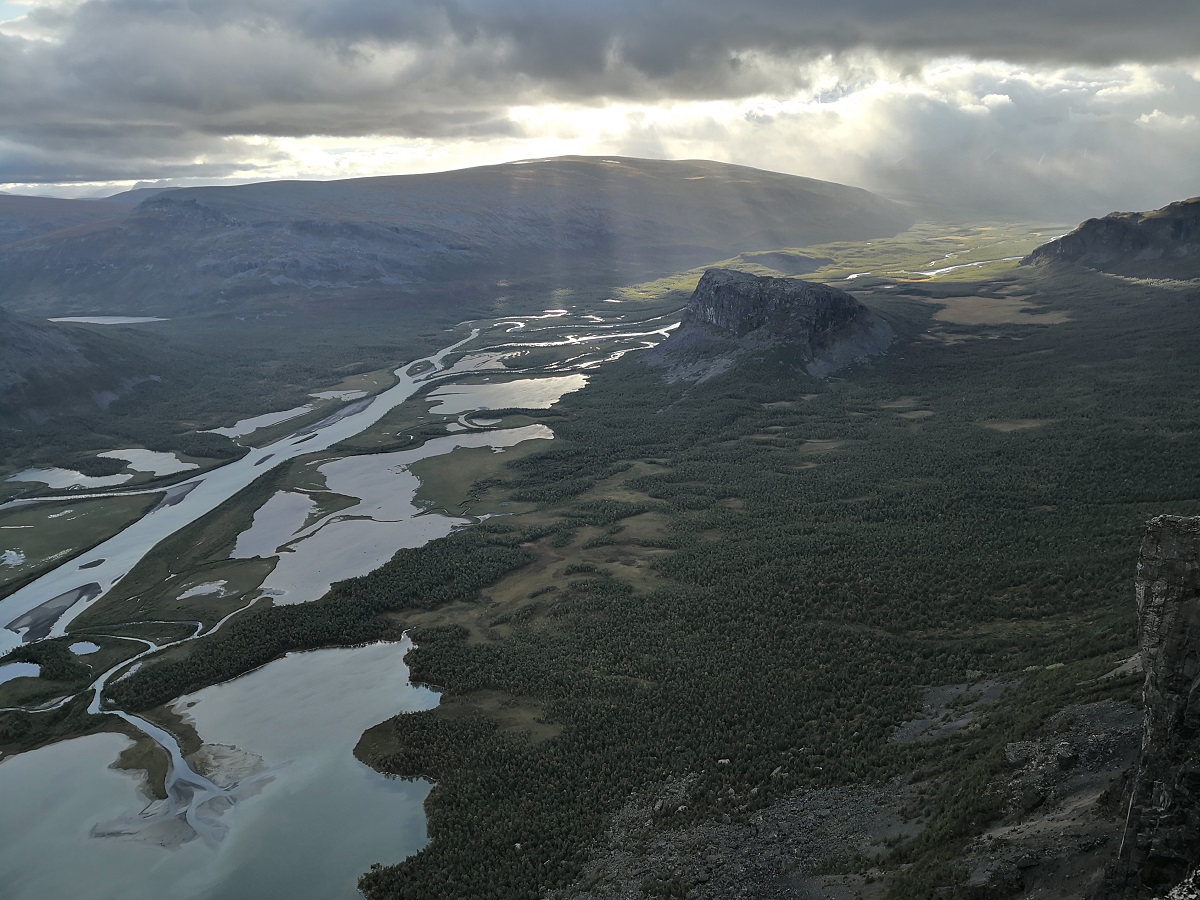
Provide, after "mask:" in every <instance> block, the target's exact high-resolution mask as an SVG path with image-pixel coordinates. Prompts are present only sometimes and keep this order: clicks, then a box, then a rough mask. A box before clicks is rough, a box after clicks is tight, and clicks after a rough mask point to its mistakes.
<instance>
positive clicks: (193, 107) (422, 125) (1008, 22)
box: [0, 0, 1200, 181]
mask: <svg viewBox="0 0 1200 900" xmlns="http://www.w3.org/2000/svg"><path fill="white" fill-rule="evenodd" d="M8 30H9V32H10V36H4V35H0V179H5V180H17V179H15V178H9V177H8V175H12V174H13V173H16V172H22V173H25V174H26V175H30V176H32V175H34V174H36V173H37V170H38V164H37V159H38V158H39V157H40V158H43V159H44V160H45V161H46V165H45V170H44V172H43V173H42V174H43V177H41V178H37V179H34V178H32V177H30V178H27V179H23V180H41V181H48V180H55V179H57V178H58V177H59V176H61V175H63V174H64V173H67V172H70V173H74V175H73V177H79V178H83V179H89V178H90V179H97V180H98V179H101V178H127V179H137V178H150V177H170V176H171V175H172V174H174V175H177V176H185V175H196V174H198V173H200V172H201V171H216V170H218V169H222V168H223V167H224V168H229V167H236V164H237V163H238V162H239V161H242V162H245V161H253V162H254V163H256V164H263V163H265V162H267V161H268V157H269V155H270V154H269V152H267V151H264V149H263V147H262V145H261V143H258V144H247V143H246V142H245V140H244V139H248V138H251V137H252V136H266V137H279V138H302V137H305V136H311V135H324V136H330V137H334V138H353V137H356V136H362V135H378V136H384V137H389V136H390V137H396V138H399V139H421V140H427V141H441V140H470V141H478V142H486V141H489V140H492V139H504V138H519V137H521V136H523V131H522V126H521V125H519V124H518V123H516V122H514V121H513V120H512V118H511V116H510V113H509V109H510V108H511V107H513V106H537V105H539V104H543V103H553V102H566V103H579V104H592V105H603V104H605V103H610V102H615V101H630V102H638V103H643V104H655V103H659V102H667V101H679V100H710V99H711V100H721V99H729V100H735V99H738V98H744V97H753V96H777V97H787V96H791V95H794V94H795V93H797V92H803V91H806V90H810V89H812V88H814V85H813V84H812V83H811V82H812V79H813V69H812V66H811V65H810V64H811V63H812V61H813V60H816V59H820V58H822V57H824V56H826V55H828V54H833V55H834V59H835V60H836V64H837V65H839V66H842V68H843V69H846V71H848V72H849V70H850V69H851V68H853V67H854V66H858V67H859V69H860V73H859V75H854V76H853V77H851V75H847V76H846V81H847V84H843V85H839V86H838V87H836V88H831V87H830V86H828V85H822V86H820V89H821V91H822V92H823V96H824V97H825V98H826V99H829V100H832V99H836V98H837V97H838V96H840V95H841V94H842V93H846V92H851V91H853V90H855V89H856V87H855V81H856V79H861V81H862V82H863V84H870V83H871V81H872V80H873V79H874V78H876V74H875V73H874V72H873V71H872V63H871V60H877V61H882V63H881V64H882V65H884V66H885V67H886V68H887V69H888V71H889V72H890V75H889V76H888V77H893V78H895V77H902V75H903V72H904V66H905V65H907V67H908V71H910V72H913V73H918V74H919V73H920V70H921V66H922V64H923V63H924V62H926V61H927V60H928V59H930V58H932V57H939V56H947V55H951V56H960V57H964V58H972V59H1004V60H1008V61H1010V62H1015V63H1018V64H1021V65H1026V66H1029V67H1031V68H1034V69H1037V68H1040V67H1062V66H1092V67H1095V66H1104V65H1111V64H1116V63H1134V64H1145V65H1150V64H1161V63H1164V62H1170V61H1173V60H1178V59H1185V58H1186V59H1194V58H1196V57H1197V56H1200V50H1198V48H1200V3H1197V2H1196V0H1146V2H1140V3H1134V2H1129V0H1122V2H1114V0H1007V2H1003V3H1002V2H998V0H988V2H982V0H921V2H910V3H896V2H889V0H842V2H838V3H833V2H828V0H826V2H823V3H821V4H817V3H812V2H795V0H792V2H788V0H748V2H738V3H730V2H729V0H722V2H716V0H640V2H634V0H608V2H605V0H592V2H587V3H584V2H569V3H568V2H557V3H556V2H550V0H510V2H501V0H403V2H399V0H337V2H335V0H85V2H83V3H81V4H72V3H71V2H70V0H65V2H62V3H59V4H53V3H52V4H51V5H49V6H39V7H34V8H33V10H32V12H31V14H30V16H29V18H28V21H27V22H26V23H24V25H23V26H21V28H19V29H13V28H12V27H10V28H9V29H8ZM13 34H24V35H26V37H19V36H11V35H13ZM27 38H28V39H27ZM854 57H858V58H860V59H861V60H866V61H865V62H859V63H854V64H853V65H851V63H850V62H847V60H849V59H851V58H854ZM1093 99H1094V98H1093ZM939 102H944V101H939ZM934 105H935V106H936V105H937V104H936V103H935V104H934ZM949 105H950V106H953V104H952V103H951V104H949ZM1019 106H1020V108H1021V109H1026V108H1032V107H1033V106H1034V104H1019ZM1151 108H1152V107H1151ZM1147 111H1149V109H1148V110H1147ZM1047 114H1048V115H1050V114H1058V113H1057V112H1054V111H1052V112H1049V113H1047ZM878 115H879V116H880V117H881V120H886V121H887V123H888V127H889V128H891V129H894V130H895V132H896V133H897V135H899V142H900V143H904V142H905V141H907V140H910V139H913V136H912V135H908V134H907V133H906V131H905V129H906V128H911V127H917V125H918V123H919V125H920V127H921V128H927V127H929V128H949V129H951V132H952V133H954V134H957V133H958V132H959V131H962V130H963V128H966V130H967V131H968V132H969V131H970V128H969V127H967V126H963V127H962V128H960V127H959V126H960V125H962V123H960V122H958V121H957V120H956V119H955V118H954V116H953V115H950V114H947V116H946V121H941V120H934V119H930V118H929V117H928V116H927V115H925V114H924V113H922V108H921V107H920V105H919V104H915V105H914V104H912V103H908V102H903V103H898V104H897V105H896V107H895V110H894V111H893V112H887V111H883V110H881V111H880V112H879V113H878ZM902 117H908V118H907V119H905V120H903V121H902V120H901V119H902ZM769 118H770V117H769V116H768V117H767V118H766V119H764V123H765V122H766V121H767V119H769ZM906 123H909V124H906ZM1030 124H1031V123H1029V122H1028V121H1025V120H1022V121H1014V122H1012V123H1010V127H1012V128H1015V129H1017V130H1018V131H1019V130H1020V129H1022V128H1025V127H1026V126H1028V125H1030ZM955 129H958V131H955ZM713 130H716V131H720V126H718V125H714V126H713ZM986 138H987V139H989V140H990V139H991V137H990V136H986ZM631 140H632V141H635V142H636V144H637V145H638V146H660V145H661V146H667V145H666V144H665V143H663V142H662V141H661V140H660V138H659V137H658V136H657V135H655V134H653V133H649V132H643V133H640V134H636V135H632V136H631ZM931 140H932V142H933V144H934V146H935V148H936V147H937V146H940V145H938V144H937V140H936V136H935V137H934V138H932V139H931ZM913 149H914V152H917V150H918V148H917V147H915V146H914V148H913ZM865 155H867V154H865ZM880 165H882V166H884V168H885V169H886V168H888V167H889V166H892V165H893V163H892V162H890V161H882V162H880ZM243 168H245V167H243ZM4 173H8V175H5V174H4ZM89 173H90V174H89ZM813 174H817V173H813Z"/></svg>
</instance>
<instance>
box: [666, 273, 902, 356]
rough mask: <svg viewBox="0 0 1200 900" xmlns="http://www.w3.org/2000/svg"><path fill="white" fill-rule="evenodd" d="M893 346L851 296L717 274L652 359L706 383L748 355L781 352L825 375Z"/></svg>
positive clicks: (795, 282) (700, 287)
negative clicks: (744, 355)
mask: <svg viewBox="0 0 1200 900" xmlns="http://www.w3.org/2000/svg"><path fill="white" fill-rule="evenodd" d="M891 341H892V329H891V326H889V325H888V324H887V322H885V321H883V320H882V319H880V318H879V317H878V316H876V315H875V314H874V313H873V312H871V310H869V309H868V308H867V307H865V306H863V304H861V303H859V302H858V301H857V300H856V299H854V297H852V296H851V295H850V294H847V293H846V292H845V291H840V290H838V289H837V288H833V287H829V286H828V285H824V284H818V283H815V282H810V281H801V280H799V279H795V278H771V277H766V276H761V275H751V274H749V273H747V272H739V271H737V270H735V269H719V268H714V269H708V270H707V271H705V273H704V275H703V276H702V277H701V279H700V281H699V283H698V284H697V285H696V290H695V291H694V292H693V293H692V296H691V299H690V300H689V301H688V305H687V308H686V309H685V310H684V313H683V318H682V320H681V322H680V325H679V329H678V330H677V331H676V332H675V333H674V334H673V335H672V336H671V337H670V338H668V339H667V340H666V341H664V342H663V343H662V344H661V345H660V346H659V347H658V348H656V350H655V351H654V352H653V353H652V354H649V356H648V359H647V361H648V362H650V363H651V364H652V365H666V366H669V367H671V371H672V372H673V373H674V374H676V375H680V376H683V377H705V376H707V375H711V374H715V373H716V372H718V371H721V370H723V369H725V368H728V366H729V365H732V363H733V362H734V361H736V359H737V358H738V357H739V356H741V355H742V354H744V353H745V352H747V351H754V350H760V351H761V350H767V349H774V350H778V351H781V352H782V353H783V354H784V355H785V357H787V358H790V359H791V360H793V361H794V362H795V363H796V364H797V365H798V366H800V367H803V368H804V370H805V371H807V372H808V374H809V375H813V376H815V377H824V376H825V375H828V374H830V373H831V372H834V371H836V370H837V369H840V368H842V367H843V366H846V365H849V364H850V363H852V362H855V361H857V360H861V359H866V358H869V357H871V356H877V355H879V354H880V353H883V352H884V351H885V350H886V349H887V347H888V345H889V344H890V343H891Z"/></svg>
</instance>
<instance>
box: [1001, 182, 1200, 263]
mask: <svg viewBox="0 0 1200 900" xmlns="http://www.w3.org/2000/svg"><path fill="white" fill-rule="evenodd" d="M1055 263H1058V264H1067V265H1078V266H1084V267H1086V268H1089V269H1098V270H1100V271H1102V272H1112V273H1114V274H1118V275H1134V276H1143V277H1157V278H1196V277H1200V197H1193V198H1192V199H1190V200H1181V201H1179V202H1177V203H1172V204H1170V205H1168V206H1164V207H1163V208H1162V209H1156V210H1151V211H1149V212H1114V213H1109V214H1108V215H1107V216H1103V217H1101V218H1098V219H1088V220H1087V221H1086V222H1084V223H1083V224H1081V225H1080V226H1079V227H1078V228H1076V229H1075V230H1074V231H1072V232H1070V233H1069V234H1064V235H1063V236H1062V237H1059V238H1056V239H1055V240H1053V241H1050V242H1049V243H1047V244H1043V245H1042V246H1040V247H1038V248H1037V249H1036V250H1034V251H1033V252H1032V253H1030V254H1029V255H1028V256H1027V257H1025V258H1024V259H1023V260H1021V265H1034V266H1040V265H1047V264H1055Z"/></svg>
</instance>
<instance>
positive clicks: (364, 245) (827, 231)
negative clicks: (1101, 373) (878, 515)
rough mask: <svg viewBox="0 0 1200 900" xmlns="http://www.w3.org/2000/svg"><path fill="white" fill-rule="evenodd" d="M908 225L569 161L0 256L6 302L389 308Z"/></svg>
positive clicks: (699, 173) (735, 177)
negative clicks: (469, 286)
mask: <svg viewBox="0 0 1200 900" xmlns="http://www.w3.org/2000/svg"><path fill="white" fill-rule="evenodd" d="M909 222H910V218H909V216H908V214H907V212H906V211H905V210H904V209H903V208H902V207H900V206H898V205H897V204H895V203H892V202H891V201H888V200H885V199H883V198H881V197H878V196H876V195H874V194H871V193H868V192H867V191H863V190H860V189H857V188H850V187H845V186H843V185H836V184H830V183H828V182H821V181H816V180H813V179H809V178H800V177H797V176H792V175H781V174H777V173H772V172H764V171H760V170H756V169H750V168H745V167H742V166H731V165H725V164H723V163H714V162H705V161H682V162H677V161H651V160H636V159H599V158H587V157H563V158H559V159H549V160H534V161H530V162H525V163H510V164H505V165H499V166H487V167H482V168H476V169H466V170H462V171H457V172H445V173H439V174H433V175H405V176H393V177H384V178H360V179H352V180H347V181H331V182H270V183H263V184H255V185H242V186H237V187H208V188H189V189H184V190H177V191H165V192H162V193H159V194H157V195H153V196H151V197H150V198H149V199H147V200H146V201H145V202H143V203H141V204H140V205H138V206H137V207H136V208H135V209H133V210H132V211H131V212H130V213H129V215H128V216H126V217H124V218H122V219H121V220H119V221H116V222H107V223H100V224H94V225H93V226H92V227H90V228H88V229H76V230H75V231H73V232H70V233H66V234H54V235H48V236H44V237H42V238H37V239H33V240H29V241H25V242H22V243H19V244H14V245H10V246H7V247H4V248H3V249H0V301H3V302H7V303H8V304H9V305H10V306H11V307H13V308H19V309H25V310H34V309H37V310H40V311H54V312H77V311H78V312H82V311H101V310H103V311H105V312H114V311H115V312H123V313H135V312H145V313H180V312H186V311H204V310H209V309H212V308H213V307H214V304H223V305H228V304H232V305H234V306H245V305H254V304H255V303H256V302H260V301H263V302H269V303H278V302H281V301H284V300H296V299H316V298H321V299H348V298H349V297H350V296H351V295H352V296H353V298H354V299H355V300H358V301H364V300H365V301H368V302H371V301H374V300H377V299H378V300H381V301H385V302H387V303H394V302H395V298H396V295H397V294H398V293H401V292H408V293H416V292H423V291H425V290H427V289H430V288H434V287H436V286H437V285H445V284H447V283H449V282H462V281H464V280H473V279H482V280H483V283H485V284H489V285H491V284H492V283H494V282H495V281H497V280H500V281H503V280H511V281H513V282H520V281H523V280H524V281H530V280H532V281H535V282H539V283H540V282H543V281H545V280H546V279H548V278H549V279H553V280H554V281H555V284H554V287H563V286H570V285H571V284H574V283H576V282H579V283H584V282H585V281H586V282H587V283H590V284H597V283H609V284H618V283H628V282H629V281H631V280H636V279H638V278H640V277H644V276H648V275H661V274H664V273H667V272H671V271H675V270H677V269H679V268H681V267H686V266H690V265H695V264H697V263H698V262H702V261H705V260H710V259H713V258H722V257H727V256H729V255H732V254H734V253H737V252H741V251H748V250H757V249H772V248H777V247H787V246H803V245H805V244H811V243H818V242H827V241H834V240H861V239H867V238H871V237H875V236H883V235H889V234H893V233H895V232H897V231H899V230H901V229H902V228H904V227H906V226H907V225H908V224H909ZM217 308H221V307H220V306H218V307H217Z"/></svg>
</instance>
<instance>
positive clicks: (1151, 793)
mask: <svg viewBox="0 0 1200 900" xmlns="http://www.w3.org/2000/svg"><path fill="white" fill-rule="evenodd" d="M1136 595H1137V604H1138V632H1139V638H1140V640H1139V642H1140V645H1141V656H1142V666H1143V667H1144V668H1145V670H1146V684H1145V688H1144V689H1143V695H1144V698H1145V705H1146V719H1145V730H1144V732H1143V736H1142V754H1141V758H1140V760H1139V761H1138V767H1137V770H1136V772H1135V775H1134V780H1133V789H1132V794H1133V797H1132V803H1131V805H1130V809H1129V818H1128V825H1127V826H1126V832H1125V838H1124V841H1123V842H1122V850H1121V861H1122V863H1123V866H1124V868H1125V875H1126V877H1132V880H1133V881H1134V882H1135V884H1133V885H1129V884H1126V889H1127V890H1128V889H1130V888H1133V889H1141V890H1145V889H1147V888H1149V889H1151V890H1155V891H1164V890H1166V889H1170V888H1172V887H1173V886H1175V885H1177V884H1179V882H1180V881H1182V880H1183V879H1184V878H1185V877H1186V876H1187V875H1188V873H1189V872H1190V871H1192V870H1193V869H1194V868H1195V867H1196V865H1197V863H1198V862H1200V697H1198V696H1197V693H1198V691H1200V517H1193V518H1185V517H1181V516H1159V517H1158V518H1156V519H1152V520H1151V521H1150V523H1149V524H1148V525H1147V528H1146V536H1145V539H1144V540H1143V541H1142V550H1141V557H1140V559H1139V560H1138V573H1137V581H1136Z"/></svg>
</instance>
